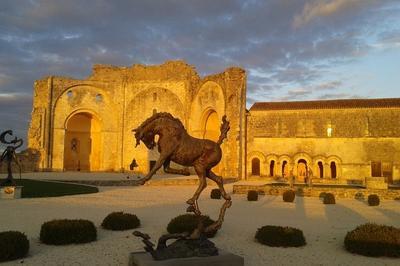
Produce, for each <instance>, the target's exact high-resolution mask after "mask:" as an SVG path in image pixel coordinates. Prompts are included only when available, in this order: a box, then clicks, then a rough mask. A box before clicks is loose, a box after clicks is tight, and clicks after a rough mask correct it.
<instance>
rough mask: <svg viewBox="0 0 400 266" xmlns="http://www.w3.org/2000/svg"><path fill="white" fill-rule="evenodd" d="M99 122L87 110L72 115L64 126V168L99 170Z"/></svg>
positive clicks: (68, 169)
mask: <svg viewBox="0 0 400 266" xmlns="http://www.w3.org/2000/svg"><path fill="white" fill-rule="evenodd" d="M100 158H101V123H100V121H99V120H98V119H97V118H96V117H95V116H93V115H92V114H90V113H88V112H80V113H76V114H74V115H72V116H71V117H70V118H69V119H68V121H67V123H66V127H65V138H64V169H65V170H67V171H96V170H100Z"/></svg>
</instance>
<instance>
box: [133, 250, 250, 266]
mask: <svg viewBox="0 0 400 266" xmlns="http://www.w3.org/2000/svg"><path fill="white" fill-rule="evenodd" d="M218 252H219V255H217V256H209V257H190V258H179V259H169V260H154V259H153V257H152V256H151V255H150V253H148V252H132V253H131V254H130V257H129V266H204V265H207V266H244V258H243V257H241V256H238V255H235V254H232V253H229V252H227V251H224V250H221V249H219V250H218Z"/></svg>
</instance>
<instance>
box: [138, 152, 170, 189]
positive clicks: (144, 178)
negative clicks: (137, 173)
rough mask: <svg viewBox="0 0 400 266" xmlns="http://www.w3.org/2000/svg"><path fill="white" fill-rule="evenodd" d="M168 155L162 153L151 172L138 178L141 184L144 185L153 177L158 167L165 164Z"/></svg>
mask: <svg viewBox="0 0 400 266" xmlns="http://www.w3.org/2000/svg"><path fill="white" fill-rule="evenodd" d="M166 158H167V156H166V155H164V156H163V155H160V158H158V160H157V162H156V163H155V165H154V166H153V168H152V169H151V170H150V172H149V173H148V174H147V175H146V176H145V177H143V178H142V179H139V180H138V183H139V185H144V184H145V183H146V182H147V181H149V180H150V179H151V177H152V176H153V175H154V174H155V173H156V172H157V170H158V169H160V167H161V166H162V165H163V164H164V162H165V160H166Z"/></svg>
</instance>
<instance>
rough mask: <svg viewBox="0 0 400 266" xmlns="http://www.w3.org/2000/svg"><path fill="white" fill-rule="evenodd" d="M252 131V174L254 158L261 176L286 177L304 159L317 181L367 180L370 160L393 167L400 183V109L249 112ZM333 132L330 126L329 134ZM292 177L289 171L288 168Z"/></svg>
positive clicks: (249, 161) (249, 151) (249, 152)
mask: <svg viewBox="0 0 400 266" xmlns="http://www.w3.org/2000/svg"><path fill="white" fill-rule="evenodd" d="M247 118H248V127H247V135H248V142H247V175H248V176H251V175H252V165H251V164H252V160H253V159H254V158H258V159H259V160H260V174H261V176H269V175H270V165H271V161H274V163H275V169H274V175H275V176H282V169H281V168H282V164H283V162H284V161H286V163H287V167H288V169H293V174H294V175H297V163H298V160H300V159H303V160H305V161H306V162H307V166H308V167H309V168H310V169H311V170H312V174H313V176H314V177H316V176H317V177H319V175H320V167H321V166H320V165H319V164H322V168H323V178H327V179H330V178H332V177H333V176H332V171H331V163H332V162H334V164H335V167H336V178H338V179H345V180H357V179H359V180H364V179H365V177H369V176H371V162H374V161H378V162H382V163H388V164H390V166H391V169H392V179H393V180H392V181H393V182H394V183H396V182H399V181H400V160H399V159H398V158H400V128H399V127H400V124H399V123H398V121H399V118H400V108H364V109H363V108H355V109H350V108H349V109H319V110H318V109H316V110H314V109H310V110H264V111H250V114H249V115H248V116H247ZM328 128H331V132H330V134H331V135H330V136H328ZM287 174H289V170H287Z"/></svg>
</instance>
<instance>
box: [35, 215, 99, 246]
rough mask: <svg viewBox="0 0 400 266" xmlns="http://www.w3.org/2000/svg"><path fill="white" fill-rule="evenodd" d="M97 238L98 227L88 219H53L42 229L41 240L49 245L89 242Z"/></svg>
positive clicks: (43, 225)
mask: <svg viewBox="0 0 400 266" xmlns="http://www.w3.org/2000/svg"><path fill="white" fill-rule="evenodd" d="M96 239H97V230H96V227H95V226H94V224H93V222H91V221H88V220H81V219H79V220H68V219H62V220H52V221H49V222H45V223H44V224H42V228H41V229H40V241H41V242H42V243H45V244H49V245H67V244H77V243H88V242H92V241H95V240H96Z"/></svg>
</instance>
